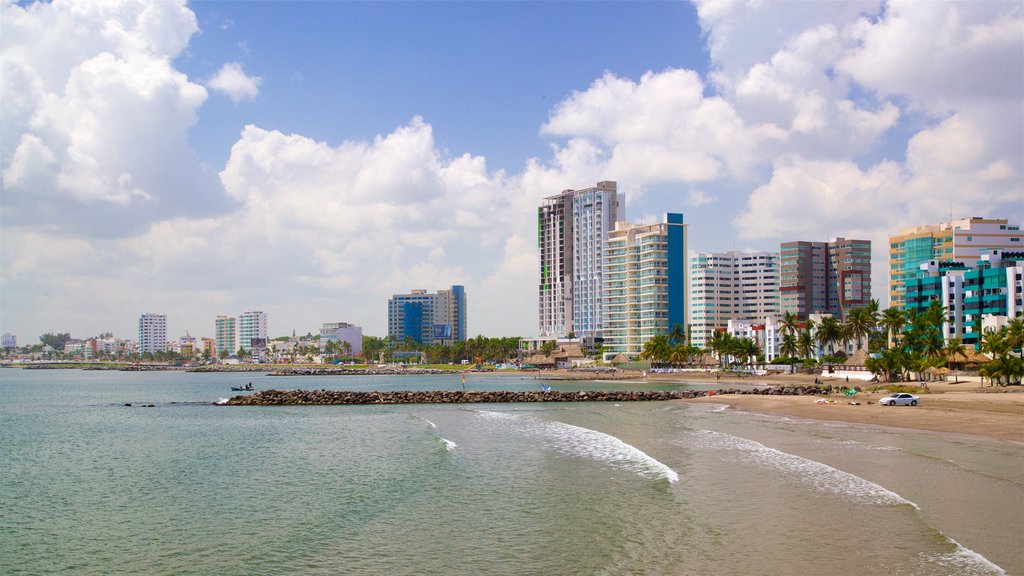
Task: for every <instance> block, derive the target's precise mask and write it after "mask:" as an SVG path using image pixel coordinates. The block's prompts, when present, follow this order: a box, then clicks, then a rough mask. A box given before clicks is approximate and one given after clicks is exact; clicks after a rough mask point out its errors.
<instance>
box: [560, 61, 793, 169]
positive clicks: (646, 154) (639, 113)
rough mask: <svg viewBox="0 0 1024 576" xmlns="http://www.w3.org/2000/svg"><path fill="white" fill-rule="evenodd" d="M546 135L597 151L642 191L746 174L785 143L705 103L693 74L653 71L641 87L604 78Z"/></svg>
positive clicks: (773, 132)
mask: <svg viewBox="0 0 1024 576" xmlns="http://www.w3.org/2000/svg"><path fill="white" fill-rule="evenodd" d="M541 132H542V133H544V134H547V135H553V136H566V137H570V138H572V139H574V140H577V141H578V140H581V139H582V140H586V141H587V142H589V143H591V144H593V145H597V146H600V148H599V151H598V152H595V154H594V155H595V156H598V155H600V156H605V157H606V160H605V163H606V168H605V170H606V171H607V172H609V173H613V174H616V175H618V178H619V179H621V180H625V181H629V182H632V183H634V184H635V185H637V186H638V187H641V188H642V187H644V186H646V185H649V184H655V183H658V182H700V181H708V180H714V179H718V178H725V177H729V176H743V175H744V174H746V172H747V170H748V169H749V167H750V164H751V163H752V162H753V161H755V160H756V156H757V152H756V151H757V150H758V148H759V147H761V146H764V145H765V144H766V143H774V142H777V141H779V140H782V139H784V138H785V135H784V133H783V132H782V131H781V130H779V129H777V128H776V127H775V126H773V125H771V124H761V125H753V126H748V125H747V124H746V123H745V122H744V121H743V119H742V118H740V117H739V115H737V114H736V111H735V109H734V108H733V107H732V106H731V105H730V104H729V103H728V102H726V101H725V100H723V99H722V98H719V97H706V96H705V95H704V83H703V81H702V80H701V78H700V76H699V75H698V74H697V73H695V72H693V71H692V70H666V71H664V72H659V73H655V72H648V73H646V74H644V75H643V76H642V77H641V78H640V80H639V82H634V81H632V80H630V79H628V78H620V77H618V76H616V75H614V74H612V73H606V74H605V75H604V76H603V77H601V78H600V79H598V80H596V81H595V82H594V83H593V84H591V86H590V87H589V88H588V89H587V90H585V91H583V92H575V93H573V94H572V95H571V96H569V97H568V98H567V99H565V100H564V101H562V102H561V103H560V104H558V106H556V107H555V109H554V110H553V111H552V114H551V118H550V119H549V120H548V122H547V123H546V124H545V125H544V126H543V127H542V128H541ZM577 145H579V144H577Z"/></svg>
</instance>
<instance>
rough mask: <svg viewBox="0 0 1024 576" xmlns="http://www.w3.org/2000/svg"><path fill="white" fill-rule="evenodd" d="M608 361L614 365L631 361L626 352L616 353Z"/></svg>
mask: <svg viewBox="0 0 1024 576" xmlns="http://www.w3.org/2000/svg"><path fill="white" fill-rule="evenodd" d="M608 362H609V363H610V364H612V365H615V366H618V365H619V364H625V363H627V362H629V358H626V355H625V354H616V355H615V356H614V357H612V359H611V360H609V361H608Z"/></svg>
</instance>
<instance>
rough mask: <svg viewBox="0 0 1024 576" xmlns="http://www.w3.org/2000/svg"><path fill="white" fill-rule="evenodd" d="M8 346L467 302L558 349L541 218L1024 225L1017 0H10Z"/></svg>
mask: <svg viewBox="0 0 1024 576" xmlns="http://www.w3.org/2000/svg"><path fill="white" fill-rule="evenodd" d="M0 10H2V14H0V16H2V23H3V30H2V34H0V74H2V76H0V80H2V82H0V90H2V92H3V93H2V98H0V109H2V123H3V127H4V129H3V131H2V132H0V144H2V146H0V152H2V163H3V196H2V211H0V240H2V242H0V264H2V266H0V331H3V332H13V333H15V334H17V335H18V337H19V340H20V341H21V342H27V343H32V342H34V341H35V340H36V338H37V336H38V335H39V334H42V333H44V332H47V331H60V332H71V333H72V334H73V335H74V336H76V337H88V336H91V335H95V334H98V333H100V332H105V331H113V332H114V333H115V334H116V335H118V336H121V337H130V338H134V336H135V326H136V321H137V318H138V316H139V314H140V313H143V312H159V313H165V314H167V315H168V324H169V333H170V334H169V335H170V336H173V337H177V336H181V335H184V333H185V332H186V331H188V332H190V333H191V334H192V335H193V336H204V335H210V334H212V332H213V318H214V317H215V316H217V315H219V314H238V313H241V312H243V311H247V310H263V311H265V312H267V313H268V316H269V326H270V331H271V333H272V334H273V335H275V336H276V335H282V334H290V333H291V332H292V331H293V330H295V331H297V332H300V333H306V332H315V331H316V330H317V329H318V328H319V326H320V325H321V324H322V323H323V322H332V321H345V322H353V323H356V324H359V325H362V326H363V327H364V331H365V333H367V334H372V335H378V336H383V335H384V334H385V332H386V327H385V325H386V310H387V308H386V302H387V299H388V298H389V297H390V295H391V294H394V293H399V292H407V291H409V290H411V289H413V288H425V289H428V290H431V291H433V290H436V289H439V288H446V287H448V286H450V285H451V284H462V285H464V286H466V290H467V294H468V300H469V332H470V333H471V334H472V335H475V334H485V335H488V336H510V335H519V336H526V335H532V334H533V333H534V332H535V331H536V312H537V311H536V279H537V263H536V262H537V255H536V253H535V242H536V237H535V235H536V230H535V212H536V207H537V205H538V203H539V202H540V200H541V199H542V198H544V197H545V196H550V195H553V194H556V193H558V192H559V191H561V190H563V189H566V188H583V187H587V186H591V185H593V184H594V183H595V182H597V181H599V180H609V179H610V180H616V181H618V183H619V189H620V190H622V191H623V192H624V193H625V195H626V203H627V208H626V219H627V220H630V221H634V222H652V221H655V220H659V219H660V218H661V217H662V215H663V214H664V213H665V212H669V211H672V212H682V213H684V215H685V217H686V221H687V222H688V223H689V240H690V241H689V244H690V248H691V250H701V251H707V250H728V249H732V248H737V249H747V248H750V249H771V250H777V249H778V244H779V242H782V241H788V240H797V239H799V240H827V239H829V238H831V237H835V236H845V237H852V238H866V239H870V240H871V241H872V242H873V245H874V253H873V258H874V266H873V276H874V277H873V284H874V296H875V297H876V298H878V299H879V300H881V301H882V303H883V305H884V304H885V302H886V298H887V294H886V292H885V285H886V278H885V271H886V268H887V263H886V261H885V258H886V254H887V250H886V244H887V237H888V235H890V234H892V233H894V232H896V231H897V230H899V229H901V228H904V227H908V226H914V225H920V224H928V223H935V222H939V221H941V220H944V219H947V218H948V217H949V215H950V213H951V212H952V215H953V216H954V217H957V218H959V217H966V216H987V217H1004V218H1009V219H1010V220H1011V222H1013V223H1020V222H1021V220H1022V219H1024V118H1022V116H1024V112H1022V111H1024V8H1022V7H1021V5H1020V3H1019V2H960V3H958V2H927V3H922V2H905V1H897V2H872V1H857V2H767V1H759V2H742V1H739V2H737V1H730V0H701V1H698V2H696V3H689V2H630V3H622V2H425V3H401V2H383V3H374V2H197V3H185V2H180V1H166V2H157V3H145V2H135V1H132V0H110V1H109V2H102V3H101V2H68V1H64V0H55V1H54V2H50V3H34V2H16V3H15V2H12V1H11V0H0Z"/></svg>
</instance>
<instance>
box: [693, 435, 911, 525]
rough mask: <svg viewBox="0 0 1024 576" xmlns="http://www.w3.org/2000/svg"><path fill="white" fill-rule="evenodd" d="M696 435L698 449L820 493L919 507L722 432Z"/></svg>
mask: <svg viewBox="0 0 1024 576" xmlns="http://www.w3.org/2000/svg"><path fill="white" fill-rule="evenodd" d="M695 434H696V436H697V441H698V445H699V446H701V447H702V448H714V449H715V450H719V451H722V450H726V451H729V452H731V453H734V454H736V455H737V456H738V457H739V458H740V459H742V460H746V461H749V462H753V463H755V464H759V465H761V466H764V467H766V468H772V469H774V470H779V471H781V472H786V473H789V474H792V475H793V476H796V477H798V478H800V479H801V480H802V481H803V482H804V483H806V484H807V485H809V486H811V487H813V488H814V489H815V490H818V491H819V492H825V493H828V494H834V495H836V496H840V497H843V498H846V499H850V500H853V501H856V502H860V503H862V502H872V503H875V504H881V505H899V504H908V505H910V506H913V507H914V508H918V506H917V504H914V503H913V502H911V501H910V500H907V499H906V498H904V497H902V496H900V495H899V494H897V493H895V492H893V491H891V490H887V489H885V488H883V487H881V486H879V485H878V484H875V483H874V482H870V481H868V480H865V479H864V478H861V477H860V476H855V475H853V474H850V473H849V472H843V471H842V470H839V469H836V468H833V467H831V466H829V465H827V464H822V463H821V462H818V461H815V460H809V459H807V458H803V457H800V456H797V455H795V454H789V453H788V452H782V451H781V450H776V449H775V448H769V447H768V446H765V445H764V444H761V443H760V442H755V441H753V440H747V439H745V438H739V437H737V436H731V435H729V434H723V433H721V432H713V431H711V430H699V431H697V432H695Z"/></svg>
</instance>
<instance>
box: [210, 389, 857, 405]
mask: <svg viewBox="0 0 1024 576" xmlns="http://www.w3.org/2000/svg"><path fill="white" fill-rule="evenodd" d="M838 390H839V389H838V388H836V389H835V391H838ZM831 392H833V388H832V387H831V386H825V387H821V388H818V387H814V386H786V387H784V388H759V389H743V390H734V389H722V390H712V391H708V390H629V391H624V390H581V391H578V392H562V391H556V390H552V391H547V392H545V391H540V390H536V391H534V390H531V391H520V392H508V391H463V390H428V391H416V392H413V391H399V392H356V391H349V390H261V391H259V392H256V393H254V394H248V395H241V396H235V397H233V398H231V399H229V400H228V401H227V402H226V403H225V405H227V406H295V405H308V406H314V405H338V404H479V403H493V402H501V403H516V402H655V401H664V400H682V399H688V398H699V397H702V396H708V395H713V394H757V395H785V396H803V395H822V394H829V393H831Z"/></svg>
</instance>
